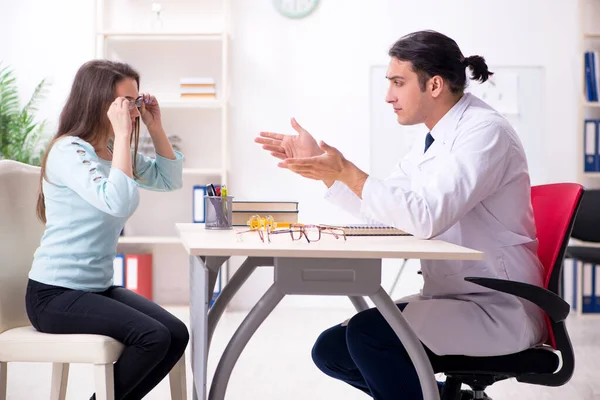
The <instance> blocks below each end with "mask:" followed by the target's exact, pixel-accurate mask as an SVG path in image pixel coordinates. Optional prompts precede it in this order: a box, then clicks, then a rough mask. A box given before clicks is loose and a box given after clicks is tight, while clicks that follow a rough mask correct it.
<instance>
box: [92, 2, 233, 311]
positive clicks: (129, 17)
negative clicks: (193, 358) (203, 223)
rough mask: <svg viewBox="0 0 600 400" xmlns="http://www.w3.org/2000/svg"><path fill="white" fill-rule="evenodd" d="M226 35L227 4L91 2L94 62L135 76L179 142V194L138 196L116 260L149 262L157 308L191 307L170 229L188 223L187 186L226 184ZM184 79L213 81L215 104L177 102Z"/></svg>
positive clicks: (181, 253) (143, 133) (181, 254)
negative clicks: (127, 256) (149, 257)
mask: <svg viewBox="0 0 600 400" xmlns="http://www.w3.org/2000/svg"><path fill="white" fill-rule="evenodd" d="M154 3H159V4H160V5H161V11H160V23H157V21H158V19H157V18H156V17H157V14H156V13H155V12H154V11H153V10H152V5H153V4H154ZM229 32H230V29H229V4H228V0H192V1H191V0H169V1H155V2H152V1H146V0H144V1H142V0H96V21H95V33H96V58H106V59H111V60H115V61H121V62H125V63H128V64H130V65H131V66H132V67H133V68H134V69H136V70H137V71H138V72H139V74H140V92H144V93H151V94H153V95H154V96H156V98H157V100H158V102H159V104H160V108H161V114H162V119H163V126H164V128H165V131H166V132H167V135H169V136H171V135H177V137H178V138H179V141H178V142H175V143H174V144H176V145H177V146H178V147H179V148H180V150H181V152H182V153H183V155H184V164H183V168H184V169H183V188H182V189H181V190H177V191H174V192H152V191H147V190H141V191H140V205H139V206H138V208H137V210H136V212H135V213H134V214H133V215H132V216H131V218H129V220H128V221H127V223H126V225H125V230H124V236H122V237H120V238H119V251H120V252H124V253H133V252H151V253H152V254H153V261H154V269H153V274H154V275H153V278H154V293H155V298H154V300H155V301H157V302H158V303H162V304H186V303H187V302H188V301H189V279H188V274H187V268H188V258H187V253H186V252H185V249H184V247H183V246H182V245H181V242H180V240H179V238H178V236H177V232H176V230H175V223H179V222H192V212H193V208H192V191H193V186H195V185H206V184H208V183H213V184H227V183H228V170H229V159H228V157H229V151H228V112H229V109H228V108H229V103H228V95H229V75H228V74H229V54H228V53H229V43H228V41H229V38H230V35H229ZM188 77H202V78H212V79H213V81H214V82H215V87H216V92H217V94H216V98H215V99H207V100H204V99H189V98H182V97H181V96H180V78H188ZM140 128H141V129H140V137H141V138H142V137H145V138H148V137H149V135H148V132H147V130H146V128H145V126H144V125H143V124H142V125H141V127H140Z"/></svg>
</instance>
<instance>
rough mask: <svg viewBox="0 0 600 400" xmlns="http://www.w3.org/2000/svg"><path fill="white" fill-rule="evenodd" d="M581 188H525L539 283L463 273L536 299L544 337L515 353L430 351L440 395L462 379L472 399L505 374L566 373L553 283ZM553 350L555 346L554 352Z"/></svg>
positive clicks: (555, 381)
mask: <svg viewBox="0 0 600 400" xmlns="http://www.w3.org/2000/svg"><path fill="white" fill-rule="evenodd" d="M582 194H583V188H582V186H581V185H578V184H572V183H560V184H551V185H541V186H534V187H532V189H531V202H532V205H533V213H534V218H535V224H536V228H537V238H538V241H539V247H538V256H539V258H540V260H541V262H542V264H543V266H544V271H545V280H544V287H545V288H541V287H538V286H533V285H529V284H526V283H521V282H514V281H507V280H503V279H491V278H473V277H468V278H465V280H467V281H469V282H473V283H476V284H478V285H481V286H485V287H487V288H490V289H495V290H498V291H500V292H504V293H509V294H513V295H515V296H519V297H521V298H523V299H527V300H529V301H531V302H533V303H535V304H537V305H538V306H539V307H540V308H541V309H542V310H544V311H545V312H546V324H547V326H548V333H549V335H548V337H549V339H548V341H547V343H546V344H545V345H544V346H539V347H535V348H531V349H527V350H525V351H522V352H520V353H515V354H509V355H503V356H496V357H467V356H434V357H433V358H432V359H431V362H432V365H433V369H434V371H435V372H436V373H438V372H441V373H444V374H445V375H446V377H447V379H446V385H445V386H444V391H443V393H442V400H459V399H460V386H461V384H463V383H464V384H466V385H468V386H470V387H471V388H472V389H473V392H474V397H473V398H474V399H485V397H484V392H483V391H484V390H485V388H486V387H488V386H490V385H492V384H493V383H494V382H498V381H501V380H504V379H508V378H516V379H517V381H519V382H526V383H532V384H536V385H544V386H561V385H564V384H565V383H566V382H568V381H569V380H570V379H571V376H572V375H573V369H574V367H575V359H574V355H573V347H572V346H571V341H570V340H569V335H568V334H567V330H566V327H565V322H564V321H565V319H566V318H567V315H568V314H569V305H568V304H567V303H566V302H565V301H564V300H563V299H562V298H561V297H559V295H558V293H559V291H558V289H559V282H560V276H561V270H562V262H563V258H564V255H565V249H566V248H567V243H568V241H569V237H570V235H571V230H572V229H573V224H574V221H575V215H576V214H577V210H578V208H579V204H580V202H581V198H582ZM557 352H560V357H559V356H558V354H557ZM560 359H562V363H561V362H560ZM559 366H560V368H559Z"/></svg>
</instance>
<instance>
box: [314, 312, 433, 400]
mask: <svg viewBox="0 0 600 400" xmlns="http://www.w3.org/2000/svg"><path fill="white" fill-rule="evenodd" d="M404 307H406V303H402V304H398V308H399V309H400V310H401V311H402V310H404ZM425 352H426V353H427V355H428V356H429V358H430V359H432V358H435V357H436V356H435V354H434V353H432V352H431V350H429V349H428V348H427V347H425ZM312 358H313V361H314V363H315V364H316V366H317V367H318V368H319V369H320V370H321V371H322V372H324V373H325V374H327V375H329V376H331V377H332V378H336V379H339V380H341V381H343V382H346V383H347V384H349V385H351V386H354V387H355V388H357V389H360V390H362V391H363V392H365V393H366V394H368V395H370V396H371V397H373V399H375V400H400V399H402V400H404V399H406V400H419V399H420V400H422V399H423V392H422V390H421V384H420V383H419V376H418V375H417V370H416V369H415V367H414V365H413V363H412V362H411V360H410V357H409V355H408V353H407V351H406V349H405V348H404V346H403V345H402V343H401V342H400V340H399V339H398V336H396V333H395V332H394V331H393V330H392V328H391V327H390V325H389V324H388V323H387V321H386V320H385V319H384V318H383V316H382V315H381V313H380V312H379V310H378V309H376V308H371V309H369V310H366V311H362V312H360V313H358V314H356V315H355V316H353V317H352V318H351V319H350V321H349V322H348V325H347V326H342V325H340V324H337V325H335V326H333V327H331V328H329V329H327V330H326V331H324V332H323V333H321V335H320V336H319V338H318V339H317V341H316V343H315V345H314V347H313V349H312ZM438 388H439V390H440V392H441V390H442V388H443V383H442V382H438Z"/></svg>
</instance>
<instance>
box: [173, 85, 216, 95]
mask: <svg viewBox="0 0 600 400" xmlns="http://www.w3.org/2000/svg"><path fill="white" fill-rule="evenodd" d="M179 92H180V93H185V94H209V93H216V92H217V90H216V89H215V88H214V86H208V87H185V88H184V87H182V88H181V89H180V90H179Z"/></svg>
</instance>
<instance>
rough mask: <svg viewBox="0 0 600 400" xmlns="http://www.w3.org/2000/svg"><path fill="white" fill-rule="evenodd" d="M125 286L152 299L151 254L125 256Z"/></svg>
mask: <svg viewBox="0 0 600 400" xmlns="http://www.w3.org/2000/svg"><path fill="white" fill-rule="evenodd" d="M125 287H126V288H127V289H129V290H131V291H132V292H135V293H137V294H139V295H141V296H144V297H145V298H147V299H149V300H152V254H127V255H126V256H125Z"/></svg>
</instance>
